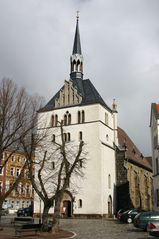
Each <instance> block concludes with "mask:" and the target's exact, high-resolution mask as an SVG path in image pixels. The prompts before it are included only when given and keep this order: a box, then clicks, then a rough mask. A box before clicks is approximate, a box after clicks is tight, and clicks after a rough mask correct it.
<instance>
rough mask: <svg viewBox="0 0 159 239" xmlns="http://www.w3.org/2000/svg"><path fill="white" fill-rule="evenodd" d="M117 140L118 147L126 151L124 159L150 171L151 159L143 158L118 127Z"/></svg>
mask: <svg viewBox="0 0 159 239" xmlns="http://www.w3.org/2000/svg"><path fill="white" fill-rule="evenodd" d="M118 140H119V146H120V147H122V148H125V149H126V158H127V159H128V160H129V161H131V162H132V163H133V162H134V163H135V164H138V165H140V166H141V167H144V168H146V169H148V170H149V171H152V157H144V156H143V154H142V153H141V152H140V150H139V149H138V148H137V147H136V145H135V144H134V142H133V141H132V140H131V139H130V137H129V136H128V135H127V134H126V132H125V131H124V130H123V129H121V128H120V127H118Z"/></svg>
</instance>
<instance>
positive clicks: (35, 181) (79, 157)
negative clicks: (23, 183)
mask: <svg viewBox="0 0 159 239" xmlns="http://www.w3.org/2000/svg"><path fill="white" fill-rule="evenodd" d="M58 124H59V127H57V128H56V131H57V132H56V138H55V135H53V136H52V134H51V135H50V134H48V130H47V129H46V130H44V129H42V130H41V129H38V133H37V136H36V135H34V136H33V137H32V145H34V142H35V141H37V138H38V137H39V135H40V138H41V139H42V138H43V140H40V141H39V144H37V143H35V144H36V145H37V147H36V150H35V151H36V153H35V158H34V159H33V157H32V156H31V155H30V156H29V157H28V162H29V167H30V174H31V175H30V178H31V180H32V185H33V187H34V189H35V191H36V194H37V195H38V197H39V198H40V199H41V200H42V202H43V214H42V222H43V224H44V225H45V224H47V222H48V216H49V215H48V213H49V209H50V208H51V207H52V206H53V204H54V222H55V224H56V225H57V226H58V224H59V220H58V219H59V218H60V205H61V202H62V199H63V195H64V193H65V191H66V190H69V191H70V192H74V193H75V191H76V189H75V188H77V186H78V185H77V183H76V182H77V181H78V178H81V177H83V176H84V168H85V167H84V165H85V163H86V152H84V142H83V141H80V142H79V143H75V142H73V141H67V140H66V137H65V136H66V134H65V130H64V126H63V122H59V123H58ZM44 132H45V133H44ZM46 132H47V133H46ZM43 134H44V135H45V137H42V136H43ZM52 137H53V138H52ZM32 148H34V147H32ZM29 152H30V153H31V151H28V155H29ZM33 167H35V175H33V174H32V170H31V169H32V168H33ZM74 179H75V180H74ZM54 228H57V227H55V226H54Z"/></svg>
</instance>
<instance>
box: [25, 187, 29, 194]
mask: <svg viewBox="0 0 159 239" xmlns="http://www.w3.org/2000/svg"><path fill="white" fill-rule="evenodd" d="M26 193H27V194H29V185H27V188H26Z"/></svg>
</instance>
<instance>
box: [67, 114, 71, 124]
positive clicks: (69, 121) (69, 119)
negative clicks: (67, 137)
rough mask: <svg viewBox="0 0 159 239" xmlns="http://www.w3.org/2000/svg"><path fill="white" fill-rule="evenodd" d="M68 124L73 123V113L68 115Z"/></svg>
mask: <svg viewBox="0 0 159 239" xmlns="http://www.w3.org/2000/svg"><path fill="white" fill-rule="evenodd" d="M68 124H71V114H69V115H68Z"/></svg>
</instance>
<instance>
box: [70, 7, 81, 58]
mask: <svg viewBox="0 0 159 239" xmlns="http://www.w3.org/2000/svg"><path fill="white" fill-rule="evenodd" d="M78 21H79V15H78V11H77V22H76V31H75V38H74V45H73V51H72V55H73V54H80V55H82V51H81V42H80V33H79V26H78Z"/></svg>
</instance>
